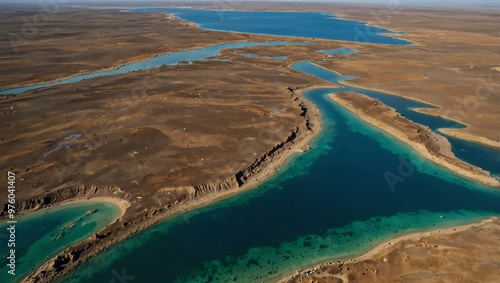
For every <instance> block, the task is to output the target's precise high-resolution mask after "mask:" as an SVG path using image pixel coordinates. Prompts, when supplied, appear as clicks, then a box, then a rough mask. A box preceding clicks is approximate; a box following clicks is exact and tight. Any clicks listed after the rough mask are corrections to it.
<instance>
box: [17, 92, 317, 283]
mask: <svg viewBox="0 0 500 283" xmlns="http://www.w3.org/2000/svg"><path fill="white" fill-rule="evenodd" d="M287 90H288V91H289V93H290V95H291V99H292V100H293V101H296V102H297V106H298V107H299V109H300V110H301V113H300V116H302V117H304V120H303V122H302V123H301V124H300V125H299V126H298V127H296V128H294V129H292V130H291V133H290V134H289V135H288V137H287V138H286V140H284V141H282V142H280V143H278V144H277V145H275V146H274V147H272V148H271V149H269V150H268V151H267V152H265V153H264V154H263V155H262V156H261V157H259V158H257V159H256V160H255V161H254V162H253V163H252V164H251V165H250V166H248V167H247V168H245V169H242V170H240V171H238V172H236V173H235V174H234V175H233V176H229V177H227V178H225V179H222V180H217V181H214V182H210V183H203V184H199V185H193V186H186V187H175V188H171V187H170V188H163V189H160V190H159V191H158V192H157V193H155V195H154V196H151V197H146V196H141V197H140V202H148V201H149V202H152V203H156V205H153V206H149V207H148V208H147V209H145V210H141V211H139V212H137V211H136V212H130V211H127V212H128V213H127V214H126V217H122V218H121V219H119V220H117V222H115V223H113V224H112V225H110V226H108V227H107V228H106V229H105V230H104V231H101V232H99V233H97V234H94V235H92V236H91V237H90V238H89V239H87V240H85V241H83V242H81V243H79V244H77V245H75V246H74V247H72V248H69V249H67V250H65V251H64V252H62V253H60V254H59V255H58V256H56V257H55V258H53V259H51V260H50V261H49V262H46V263H45V264H44V265H43V266H41V267H40V268H39V269H38V270H37V271H36V272H35V273H33V274H32V275H30V276H29V277H28V278H26V279H25V280H24V281H23V282H48V281H51V280H53V279H54V278H57V277H61V276H62V275H64V274H66V273H67V272H68V271H69V270H71V269H72V268H74V267H75V266H78V265H79V264H81V263H82V262H84V261H86V260H87V259H88V258H90V257H92V256H94V255H95V254H97V253H99V252H101V251H103V250H105V249H107V248H108V247H110V246H112V245H114V244H116V243H118V242H121V241H123V240H125V239H127V238H128V237H130V236H131V235H134V234H136V233H137V232H140V231H143V230H144V229H146V228H148V227H149V226H151V225H153V224H155V223H157V222H158V221H160V220H162V219H165V218H166V217H169V216H171V215H173V214H175V213H178V212H180V211H182V210H183V209H186V208H188V207H190V206H191V205H195V203H196V202H198V203H200V201H201V203H209V202H210V201H212V200H213V199H215V198H219V197H224V196H228V195H230V194H232V192H231V191H234V190H236V189H238V188H241V187H244V186H245V187H246V188H249V187H251V186H253V184H254V183H250V182H249V181H250V179H252V178H253V179H255V180H259V179H261V180H262V179H264V178H265V177H266V176H267V175H269V174H271V173H272V171H274V170H273V168H275V167H276V166H279V165H280V164H281V162H283V161H285V160H286V158H287V156H288V155H287V154H284V153H286V152H293V151H292V149H297V146H299V147H300V146H301V142H302V143H304V142H305V141H308V138H309V137H310V135H308V134H307V133H309V132H311V131H312V130H313V128H314V127H315V125H316V124H315V123H313V121H314V120H313V119H311V118H312V117H310V116H309V112H308V108H307V107H306V105H307V103H306V102H304V101H302V100H301V99H300V98H299V97H298V96H297V95H296V94H295V92H294V90H293V89H292V88H287ZM316 118H317V117H316V116H314V119H316ZM302 146H305V145H304V144H302ZM255 184H256V183H255ZM104 189H107V190H109V191H108V192H107V193H108V194H110V193H111V194H113V193H114V191H113V190H118V191H119V192H122V191H121V190H120V189H119V188H113V187H107V188H105V187H99V188H97V187H93V186H91V187H80V188H79V189H75V190H69V191H58V192H55V193H54V194H49V195H50V196H49V195H47V196H46V197H45V198H46V199H45V198H41V199H40V200H38V199H36V200H35V201H34V202H33V203H31V202H29V204H25V205H24V206H25V209H29V208H30V207H31V208H34V207H36V206H37V205H41V206H43V205H47V204H48V203H53V202H57V201H62V200H64V199H68V198H71V197H72V196H74V195H87V196H90V195H94V194H97V192H98V191H101V190H104ZM126 197H127V198H129V199H135V201H137V198H138V196H135V198H134V196H129V195H128V194H127V196H126ZM203 200H205V202H203Z"/></svg>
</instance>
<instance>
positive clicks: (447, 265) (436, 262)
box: [279, 218, 500, 283]
mask: <svg viewBox="0 0 500 283" xmlns="http://www.w3.org/2000/svg"><path fill="white" fill-rule="evenodd" d="M499 235H500V219H498V218H492V219H488V220H484V221H482V222H480V223H477V224H473V225H467V226H464V227H457V228H449V229H444V230H437V231H432V232H424V233H418V234H413V235H410V236H403V237H402V238H398V239H395V240H391V241H389V242H386V243H384V244H381V245H379V246H378V247H376V248H374V249H373V250H372V251H370V252H369V253H368V254H366V255H364V256H362V257H360V258H356V259H353V260H348V261H342V262H330V263H325V264H322V265H319V266H317V267H314V268H310V269H306V270H302V271H300V272H298V273H296V274H294V275H291V276H290V277H287V278H284V279H282V280H280V281H279V282H290V283H292V282H294V283H299V282H301V283H312V282H317V283H347V282H381V283H382V282H384V283H385V282H408V283H410V282H432V283H444V282H450V283H451V282H453V283H465V282H488V283H494V282H498V278H499V277H500V272H499V270H500V250H499V248H498V242H499V241H500V236H499Z"/></svg>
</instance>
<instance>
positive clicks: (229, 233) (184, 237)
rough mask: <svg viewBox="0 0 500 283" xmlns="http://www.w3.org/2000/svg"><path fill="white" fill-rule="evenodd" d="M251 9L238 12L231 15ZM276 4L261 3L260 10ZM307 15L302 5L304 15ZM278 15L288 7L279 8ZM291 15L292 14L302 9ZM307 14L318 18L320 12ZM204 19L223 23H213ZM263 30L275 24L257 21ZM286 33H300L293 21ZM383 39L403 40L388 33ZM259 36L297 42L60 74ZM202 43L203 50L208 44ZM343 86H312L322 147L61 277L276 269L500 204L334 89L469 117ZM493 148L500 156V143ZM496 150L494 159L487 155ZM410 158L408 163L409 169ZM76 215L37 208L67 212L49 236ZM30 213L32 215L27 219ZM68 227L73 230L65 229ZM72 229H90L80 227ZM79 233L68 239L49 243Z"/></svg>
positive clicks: (407, 112) (244, 276)
mask: <svg viewBox="0 0 500 283" xmlns="http://www.w3.org/2000/svg"><path fill="white" fill-rule="evenodd" d="M141 11H142V10H141ZM196 13H198V14H199V13H200V12H196ZM207 13H212V12H210V11H208V12H207ZM245 13H248V14H245V15H246V16H248V15H251V14H252V13H250V12H245ZM276 13H278V12H276ZM245 15H241V14H234V13H233V12H231V13H229V12H228V13H225V14H224V16H223V17H229V18H232V17H235V18H237V17H242V16H245ZM268 15H269V14H259V13H256V16H259V17H261V16H268ZM298 15H299V14H298V13H294V16H298ZM315 15H316V16H315V18H314V17H313V19H318V21H319V22H322V21H324V20H329V21H330V20H338V19H329V18H328V17H330V16H331V15H330V16H329V15H328V14H319V13H316V14H315ZM178 16H179V17H183V18H185V19H189V13H187V12H185V11H183V14H179V15H178ZM205 16H206V17H205V18H204V19H211V18H210V17H215V16H217V17H219V14H217V13H215V14H213V13H212V14H207V15H205ZM274 16H279V13H278V14H275V15H274ZM282 16H283V17H285V18H287V19H290V14H282ZM303 16H304V17H305V18H306V19H308V20H311V18H309V16H310V15H309V14H307V15H303ZM301 17H302V16H301ZM201 18H203V17H201ZM299 18H300V17H299ZM212 20H213V19H212ZM247 20H248V19H247ZM207 21H208V20H207ZM339 21H340V20H339ZM228 22H229V20H228ZM198 24H199V25H200V26H201V27H205V28H213V27H210V26H207V25H206V24H204V23H198ZM356 26H358V27H359V26H363V27H366V25H365V24H363V23H361V24H359V22H356V23H350V24H349V25H348V26H347V27H346V26H342V28H341V29H342V30H344V29H346V30H351V33H352V30H355V29H354V28H355V27H356ZM320 27H321V25H320V24H318V28H320ZM339 27H340V26H339ZM339 29H340V28H339ZM220 30H226V31H229V30H230V29H229V28H228V24H227V22H226V27H225V28H220ZM241 32H248V31H241ZM254 32H255V33H263V32H262V31H260V30H257V29H256V30H255V31H254ZM270 34H273V33H270ZM279 35H284V34H279ZM285 35H288V36H295V35H294V34H292V33H289V34H285ZM351 36H352V34H351ZM378 36H380V35H378ZM378 36H377V37H376V38H378ZM318 37H319V36H318ZM381 37H382V36H381ZM387 38H390V37H387ZM337 39H338V38H337ZM377 40H380V39H377ZM372 42H374V43H385V44H388V43H391V44H396V43H394V42H377V41H376V40H373V41H372ZM256 44H259V45H266V46H270V45H278V44H279V45H281V44H288V43H286V42H272V43H235V44H224V45H216V46H211V47H207V48H201V49H197V51H196V52H191V51H182V52H176V53H170V54H166V55H162V56H159V57H156V58H154V59H151V60H147V61H145V62H140V63H134V64H128V65H125V66H123V67H120V68H118V69H116V70H111V71H103V72H95V73H91V74H87V75H82V76H75V77H73V78H70V79H68V80H64V81H60V82H54V83H52V84H50V85H56V84H62V83H65V84H66V83H72V82H76V81H79V80H83V79H90V78H95V77H99V76H105V75H115V74H120V73H125V72H132V71H137V70H142V69H147V68H156V67H159V66H162V65H165V64H177V63H179V62H180V61H188V62H189V61H195V60H203V59H204V58H207V57H211V56H215V55H217V54H218V52H219V51H220V49H223V48H232V49H234V48H243V47H245V46H254V45H256ZM398 44H406V43H403V42H398ZM200 50H203V52H201V53H200ZM285 55H286V54H285ZM169 58H174V59H175V60H171V59H169ZM169 60H171V61H169ZM293 67H294V68H295V69H297V70H299V71H302V72H305V73H308V74H311V75H314V76H317V77H320V78H322V79H325V80H328V81H331V82H338V83H341V81H342V80H349V79H352V77H348V76H340V75H338V74H336V73H334V72H330V71H328V70H325V69H323V68H320V67H318V66H315V65H313V64H311V63H310V62H307V61H305V62H299V63H296V64H294V65H293ZM48 85H49V84H42V85H36V86H27V87H24V88H13V89H10V90H5V91H3V92H2V93H3V94H6V93H21V92H24V91H27V90H33V89H36V88H42V87H46V86H48ZM342 86H343V88H342V89H333V88H332V89H328V88H322V89H315V90H309V91H307V92H306V93H305V97H306V98H307V99H309V100H310V101H312V102H313V103H314V104H315V105H316V106H317V107H318V109H319V110H320V112H321V115H322V117H321V118H322V128H323V130H322V131H321V133H319V134H318V135H317V136H316V137H315V139H314V141H313V142H312V143H311V148H312V150H309V151H307V152H305V153H303V154H299V155H295V156H293V157H291V158H290V159H289V160H288V161H287V163H286V164H285V165H283V166H282V167H281V168H280V170H279V171H278V172H277V174H275V175H274V176H273V177H272V178H270V179H269V180H268V181H266V182H265V183H264V184H262V185H260V186H259V187H257V188H255V189H253V190H250V191H246V192H243V193H241V194H239V195H236V196H233V197H231V198H228V199H226V200H223V201H219V202H217V203H214V204H211V205H209V206H207V207H203V208H199V209H196V210H192V211H189V212H185V213H183V214H181V215H178V216H176V217H173V218H171V219H168V220H166V221H163V222H161V223H159V224H157V225H155V226H154V227H152V228H150V229H148V230H147V231H144V232H142V233H139V234H138V235H135V236H134V237H132V238H131V239H129V240H127V241H125V242H123V243H121V244H118V245H116V246H113V247H111V248H110V249H109V250H107V251H105V252H103V253H101V254H99V255H97V256H96V257H93V258H91V259H90V260H89V261H87V262H86V263H84V264H81V265H80V266H79V267H77V268H76V269H75V270H74V271H73V272H71V273H70V274H69V275H68V276H66V277H64V278H62V279H61V280H60V282H110V280H113V279H116V278H115V276H116V273H118V274H122V273H126V274H127V275H129V276H133V277H134V281H137V282H207V281H210V282H228V281H234V282H256V281H269V280H273V279H275V278H276V277H279V276H281V275H282V274H284V273H286V272H289V271H292V270H294V269H297V268H300V267H304V266H309V265H311V264H315V263H317V262H319V261H322V260H326V259H341V258H351V257H353V256H356V255H359V254H362V253H363V252H365V251H367V250H369V249H370V248H371V247H373V246H375V245H377V244H378V243H380V242H382V241H384V240H386V239H389V238H392V237H394V236H400V235H402V234H407V233H411V232H414V231H422V230H428V229H435V228H439V227H448V226H453V225H460V224H466V223H470V222H475V221H478V220H480V219H483V218H486V217H489V216H493V215H500V206H499V202H500V190H493V189H491V188H487V187H485V186H482V185H480V184H478V183H475V182H473V181H470V180H467V179H464V178H462V177H460V176H458V175H456V174H455V173H453V172H450V171H448V170H446V169H444V168H442V167H440V166H438V165H436V164H434V163H432V162H429V161H427V160H425V159H423V158H422V157H421V156H419V155H418V154H416V153H415V152H414V150H412V149H411V148H410V147H408V146H406V145H405V144H403V143H401V142H400V141H399V140H397V139H395V138H393V137H391V136H390V135H388V134H386V133H384V132H382V131H380V130H379V129H377V128H374V127H373V126H371V125H369V124H367V123H365V122H363V121H362V120H361V119H359V118H358V117H356V116H355V115H353V114H352V113H350V112H349V111H347V110H345V109H343V108H342V107H340V106H339V105H337V104H336V103H335V102H333V101H332V100H331V99H329V98H328V94H330V93H333V92H338V91H346V90H348V91H357V92H360V93H364V94H367V95H369V96H372V97H375V98H377V99H379V100H381V101H382V102H384V103H385V104H387V105H389V106H391V107H394V108H396V109H397V110H398V111H399V112H400V113H402V114H403V115H404V116H406V117H408V118H409V119H411V120H413V121H416V122H419V123H421V124H424V125H427V126H429V127H430V128H431V129H433V130H437V129H439V128H442V127H462V125H460V124H458V123H456V122H453V121H449V120H445V119H441V118H437V117H432V116H429V115H425V114H421V113H417V112H415V111H412V109H411V108H416V107H429V106H428V105H426V104H423V103H420V102H415V101H412V100H408V99H405V98H402V97H396V96H391V95H388V94H384V93H380V92H374V91H370V90H365V89H360V88H354V87H349V86H346V85H342ZM462 142H463V143H464V145H470V147H469V149H468V150H472V151H474V154H471V156H465V155H464V156H465V157H466V158H465V159H466V161H469V162H471V163H472V164H475V165H478V164H479V165H480V166H481V167H483V168H485V167H487V168H485V169H490V170H492V169H498V168H500V167H499V164H500V163H499V161H498V160H497V161H495V160H493V159H488V158H487V157H485V156H484V154H487V153H486V152H483V151H482V150H484V149H485V148H483V147H479V146H477V145H476V144H473V143H468V142H465V141H462ZM452 144H453V145H454V146H455V144H454V143H452ZM488 150H491V149H488ZM491 151H492V152H493V153H494V154H497V156H498V151H496V150H491ZM477 155H479V156H480V158H479V159H478V160H475V159H474V158H475V157H474V156H477ZM457 156H460V155H459V154H457ZM484 160H488V162H490V163H488V162H487V163H485V164H483V163H480V162H483V161H484ZM488 164H489V165H488ZM488 166H489V168H488ZM402 167H403V168H405V170H404V172H403V173H401V169H400V168H402ZM386 172H392V173H395V174H400V175H404V176H402V177H403V178H404V180H405V181H404V182H403V183H399V184H397V185H396V187H395V190H392V189H391V188H390V186H389V185H388V183H387V181H386V179H385V177H384V174H385V173H386ZM68 215H71V214H68ZM68 215H66V214H64V215H61V216H58V217H56V218H54V219H53V218H51V217H49V218H46V217H39V216H38V217H37V216H36V215H33V216H32V217H33V218H32V219H36V221H37V223H40V222H39V221H42V220H43V219H51V221H57V223H56V224H55V225H52V226H50V227H49V228H47V229H48V230H50V231H51V233H50V234H47V235H48V236H44V237H46V238H47V239H50V237H53V236H54V235H55V234H54V231H60V230H61V227H66V226H64V225H66V224H65V223H67V222H68V221H69V220H70V219H72V217H70V216H68ZM49 222H50V221H49ZM25 223H30V222H29V221H28V220H26V221H25ZM40 227H45V226H44V225H41V226H40ZM96 227H97V226H96ZM73 229H74V228H73ZM96 229H97V228H96ZM92 231H93V230H92ZM30 233H31V232H30ZM20 234H21V233H20ZM35 234H36V233H35ZM83 234H85V233H79V234H78V235H80V236H81V235H83ZM38 235H43V233H42V232H40V233H38ZM65 238H67V236H66V235H65V236H64V237H62V238H61V239H65ZM72 239H79V238H78V237H76V236H75V237H74V238H72ZM73 242H74V241H69V242H68V244H65V245H62V246H60V245H57V246H58V247H57V248H55V249H52V250H51V251H52V252H51V253H49V254H54V253H55V252H56V251H59V250H61V249H62V248H63V247H65V246H67V245H69V244H70V243H73ZM26 243H27V246H26V249H28V247H29V249H28V250H32V249H33V248H32V247H36V246H37V244H36V243H35V242H34V240H26ZM30 243H31V247H30ZM21 255H23V254H22V253H20V256H21ZM23 260H24V261H31V262H33V263H37V264H34V265H29V266H30V267H29V268H27V267H26V269H25V270H26V271H29V270H32V268H33V266H37V265H38V263H40V262H43V261H44V260H46V258H43V257H38V256H35V255H31V254H29V253H28V251H26V252H24V257H23ZM20 264H21V263H20ZM2 276H3V275H2ZM0 279H1V278H0ZM2 282H3V281H2Z"/></svg>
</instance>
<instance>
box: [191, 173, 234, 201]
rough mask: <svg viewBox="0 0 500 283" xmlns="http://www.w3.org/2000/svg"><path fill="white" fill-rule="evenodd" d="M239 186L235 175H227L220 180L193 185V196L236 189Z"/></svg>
mask: <svg viewBox="0 0 500 283" xmlns="http://www.w3.org/2000/svg"><path fill="white" fill-rule="evenodd" d="M238 187H239V183H238V182H237V179H236V178H235V177H229V178H226V179H224V180H221V181H217V182H212V183H207V184H200V185H196V186H193V189H194V198H197V197H200V196H202V195H206V194H208V193H213V192H220V191H227V190H232V189H236V188H238Z"/></svg>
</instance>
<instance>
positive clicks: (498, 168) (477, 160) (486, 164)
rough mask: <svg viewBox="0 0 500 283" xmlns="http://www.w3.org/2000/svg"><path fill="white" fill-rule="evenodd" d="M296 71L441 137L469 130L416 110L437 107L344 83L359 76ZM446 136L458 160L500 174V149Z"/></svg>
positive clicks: (302, 67)
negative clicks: (373, 100)
mask: <svg viewBox="0 0 500 283" xmlns="http://www.w3.org/2000/svg"><path fill="white" fill-rule="evenodd" d="M293 68H295V69H296V70H299V71H301V72H304V73H308V74H311V75H314V76H316V77H318V78H321V79H324V80H326V81H329V82H332V83H336V84H339V85H340V86H341V88H338V89H335V90H333V91H332V93H336V92H342V91H354V92H357V93H362V94H365V95H367V96H370V97H373V98H376V99H378V100H380V101H381V102H383V103H385V104H386V105H389V106H390V107H393V108H394V109H396V110H398V112H399V113H401V115H403V116H404V117H406V118H408V119H410V120H412V121H414V122H417V123H420V124H422V125H425V126H428V127H429V128H431V129H432V130H433V131H434V132H436V133H438V134H441V133H439V131H438V130H439V129H440V128H463V127H465V125H463V124H460V123H457V122H455V121H452V120H447V119H443V118H440V117H436V116H432V115H427V114H423V113H419V112H415V111H414V110H413V109H415V108H434V106H431V105H428V104H425V103H421V102H418V101H414V100H410V99H406V98H404V97H399V96H395V95H390V94H387V93H383V92H378V91H373V90H369V89H363V88H358V87H352V86H348V85H345V84H344V83H343V81H349V80H353V79H355V77H352V76H343V75H339V74H337V73H335V72H332V71H330V70H327V69H325V68H322V67H320V66H318V65H315V64H312V63H311V62H308V61H303V62H298V63H295V64H293ZM441 135H442V134H441ZM445 137H446V138H447V139H448V140H449V141H450V143H451V145H452V151H453V153H454V154H455V155H456V156H457V157H458V158H460V159H462V160H464V161H466V162H469V163H470V164H473V165H475V166H478V167H480V168H483V169H485V170H488V171H489V172H491V173H492V174H493V175H499V174H500V150H495V149H493V148H489V147H487V146H483V145H480V144H478V143H474V142H469V141H464V140H460V139H457V138H454V137H451V136H446V135H445Z"/></svg>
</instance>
